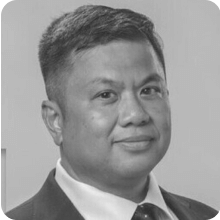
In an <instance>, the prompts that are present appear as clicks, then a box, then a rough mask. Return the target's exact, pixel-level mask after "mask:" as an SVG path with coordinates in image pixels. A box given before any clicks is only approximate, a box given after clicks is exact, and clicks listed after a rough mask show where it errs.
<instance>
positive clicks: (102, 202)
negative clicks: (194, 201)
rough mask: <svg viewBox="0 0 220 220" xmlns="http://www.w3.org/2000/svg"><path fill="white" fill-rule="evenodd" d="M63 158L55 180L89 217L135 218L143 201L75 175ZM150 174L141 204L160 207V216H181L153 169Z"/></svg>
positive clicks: (173, 219) (171, 218)
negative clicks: (169, 204) (171, 206)
mask: <svg viewBox="0 0 220 220" xmlns="http://www.w3.org/2000/svg"><path fill="white" fill-rule="evenodd" d="M60 161H61V160H60V159H59V160H58V161H57V165H56V174H55V180H56V181H57V183H58V185H59V186H60V188H61V189H62V190H63V191H64V193H65V194H66V196H67V197H68V198H69V199H70V201H71V202H72V203H73V204H74V206H75V207H76V209H77V210H78V211H79V212H80V214H81V215H82V216H83V218H85V220H131V218H132V216H133V215H134V212H135V210H136V208H137V206H138V205H139V204H137V203H135V202H133V201H130V200H127V199H124V198H121V197H118V196H116V195H113V194H109V193H106V192H103V191H101V190H99V189H97V188H95V187H93V186H90V185H87V184H85V183H82V182H79V181H77V180H75V179H73V178H72V177H71V176H70V175H69V174H68V173H67V172H66V170H65V169H64V168H63V167H62V165H61V163H60ZM149 177H150V180H149V188H148V192H147V196H146V197H145V199H144V200H143V201H142V202H141V203H140V204H143V203H152V204H154V205H156V206H158V207H160V208H161V209H162V210H163V211H161V212H160V218H159V220H178V218H177V217H176V216H175V215H174V213H173V212H172V211H171V210H170V209H169V208H168V207H167V205H166V203H165V201H164V199H163V196H162V194H161V192H160V189H159V186H158V184H157V181H156V178H155V176H154V175H153V173H152V172H151V173H150V174H149Z"/></svg>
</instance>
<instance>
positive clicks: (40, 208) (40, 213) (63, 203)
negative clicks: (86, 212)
mask: <svg viewBox="0 0 220 220" xmlns="http://www.w3.org/2000/svg"><path fill="white" fill-rule="evenodd" d="M54 176H55V169H53V170H52V171H51V172H50V174H49V176H48V177H47V180H46V181H45V183H44V185H43V187H42V188H41V190H40V191H39V192H38V194H37V196H36V200H35V201H36V202H35V203H34V204H33V220H39V219H42V220H60V219H62V220H73V219H77V220H84V218H83V217H82V216H81V215H80V213H79V212H78V211H77V209H76V208H75V207H74V206H73V204H72V203H71V201H70V200H69V199H68V197H67V196H66V195H65V193H64V192H63V191H62V189H61V188H60V187H59V185H58V184H57V182H56V180H55V178H54Z"/></svg>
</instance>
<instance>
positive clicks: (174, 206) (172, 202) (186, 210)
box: [160, 187, 201, 220]
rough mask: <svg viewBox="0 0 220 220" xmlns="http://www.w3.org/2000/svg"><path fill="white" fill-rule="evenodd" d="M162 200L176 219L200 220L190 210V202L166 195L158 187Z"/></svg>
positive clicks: (169, 194) (172, 195) (170, 194)
mask: <svg viewBox="0 0 220 220" xmlns="http://www.w3.org/2000/svg"><path fill="white" fill-rule="evenodd" d="M160 190H161V193H162V195H163V198H164V200H165V202H166V204H167V206H168V207H169V208H170V209H171V210H172V211H173V212H174V213H175V215H176V216H177V217H178V219H181V220H201V218H199V217H198V215H196V213H195V212H194V211H193V210H192V209H191V204H190V200H188V199H187V200H186V199H184V198H183V197H180V196H177V195H174V194H172V193H168V192H167V191H165V190H164V189H163V188H161V187H160Z"/></svg>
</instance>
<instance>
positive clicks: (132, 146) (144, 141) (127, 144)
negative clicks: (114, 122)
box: [114, 135, 154, 151]
mask: <svg viewBox="0 0 220 220" xmlns="http://www.w3.org/2000/svg"><path fill="white" fill-rule="evenodd" d="M153 140H154V138H153V137H150V136H146V135H141V136H131V137H127V138H123V139H120V140H117V141H115V142H114V143H115V144H117V145H119V146H121V147H123V148H125V149H126V150H129V151H145V150H148V149H150V147H151V145H152V142H153Z"/></svg>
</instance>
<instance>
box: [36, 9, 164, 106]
mask: <svg viewBox="0 0 220 220" xmlns="http://www.w3.org/2000/svg"><path fill="white" fill-rule="evenodd" d="M114 40H129V41H143V40H144V41H148V42H150V44H151V45H152V46H153V48H154V50H155V52H156V54H157V56H158V59H159V61H160V63H161V65H162V67H163V69H164V73H165V72H166V71H165V61H164V56H163V50H162V40H161V38H160V37H159V35H158V34H157V33H156V32H155V30H154V24H153V22H152V21H151V20H150V19H149V18H148V17H147V16H145V15H143V14H140V13H136V12H134V11H131V10H129V9H114V8H110V7H107V6H102V5H85V6H81V7H79V8H77V9H76V10H75V11H73V12H69V13H65V14H63V15H62V16H61V17H59V18H57V19H55V20H54V21H53V22H52V23H51V24H50V26H49V27H48V28H47V29H46V31H45V32H44V34H43V35H42V39H41V41H40V44H39V61H40V66H41V71H42V74H43V78H44V82H45V87H46V93H47V96H48V99H49V100H53V101H56V102H57V103H58V105H59V106H60V107H61V109H62V110H64V106H65V96H64V90H65V85H63V79H64V75H65V74H66V73H67V72H68V69H70V68H72V66H73V61H72V62H71V61H70V60H69V58H70V54H71V53H73V52H74V54H75V55H76V54H78V53H79V52H80V51H83V50H87V49H89V48H93V47H95V46H97V45H105V44H107V43H109V42H111V41H114ZM64 73H65V74H64Z"/></svg>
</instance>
